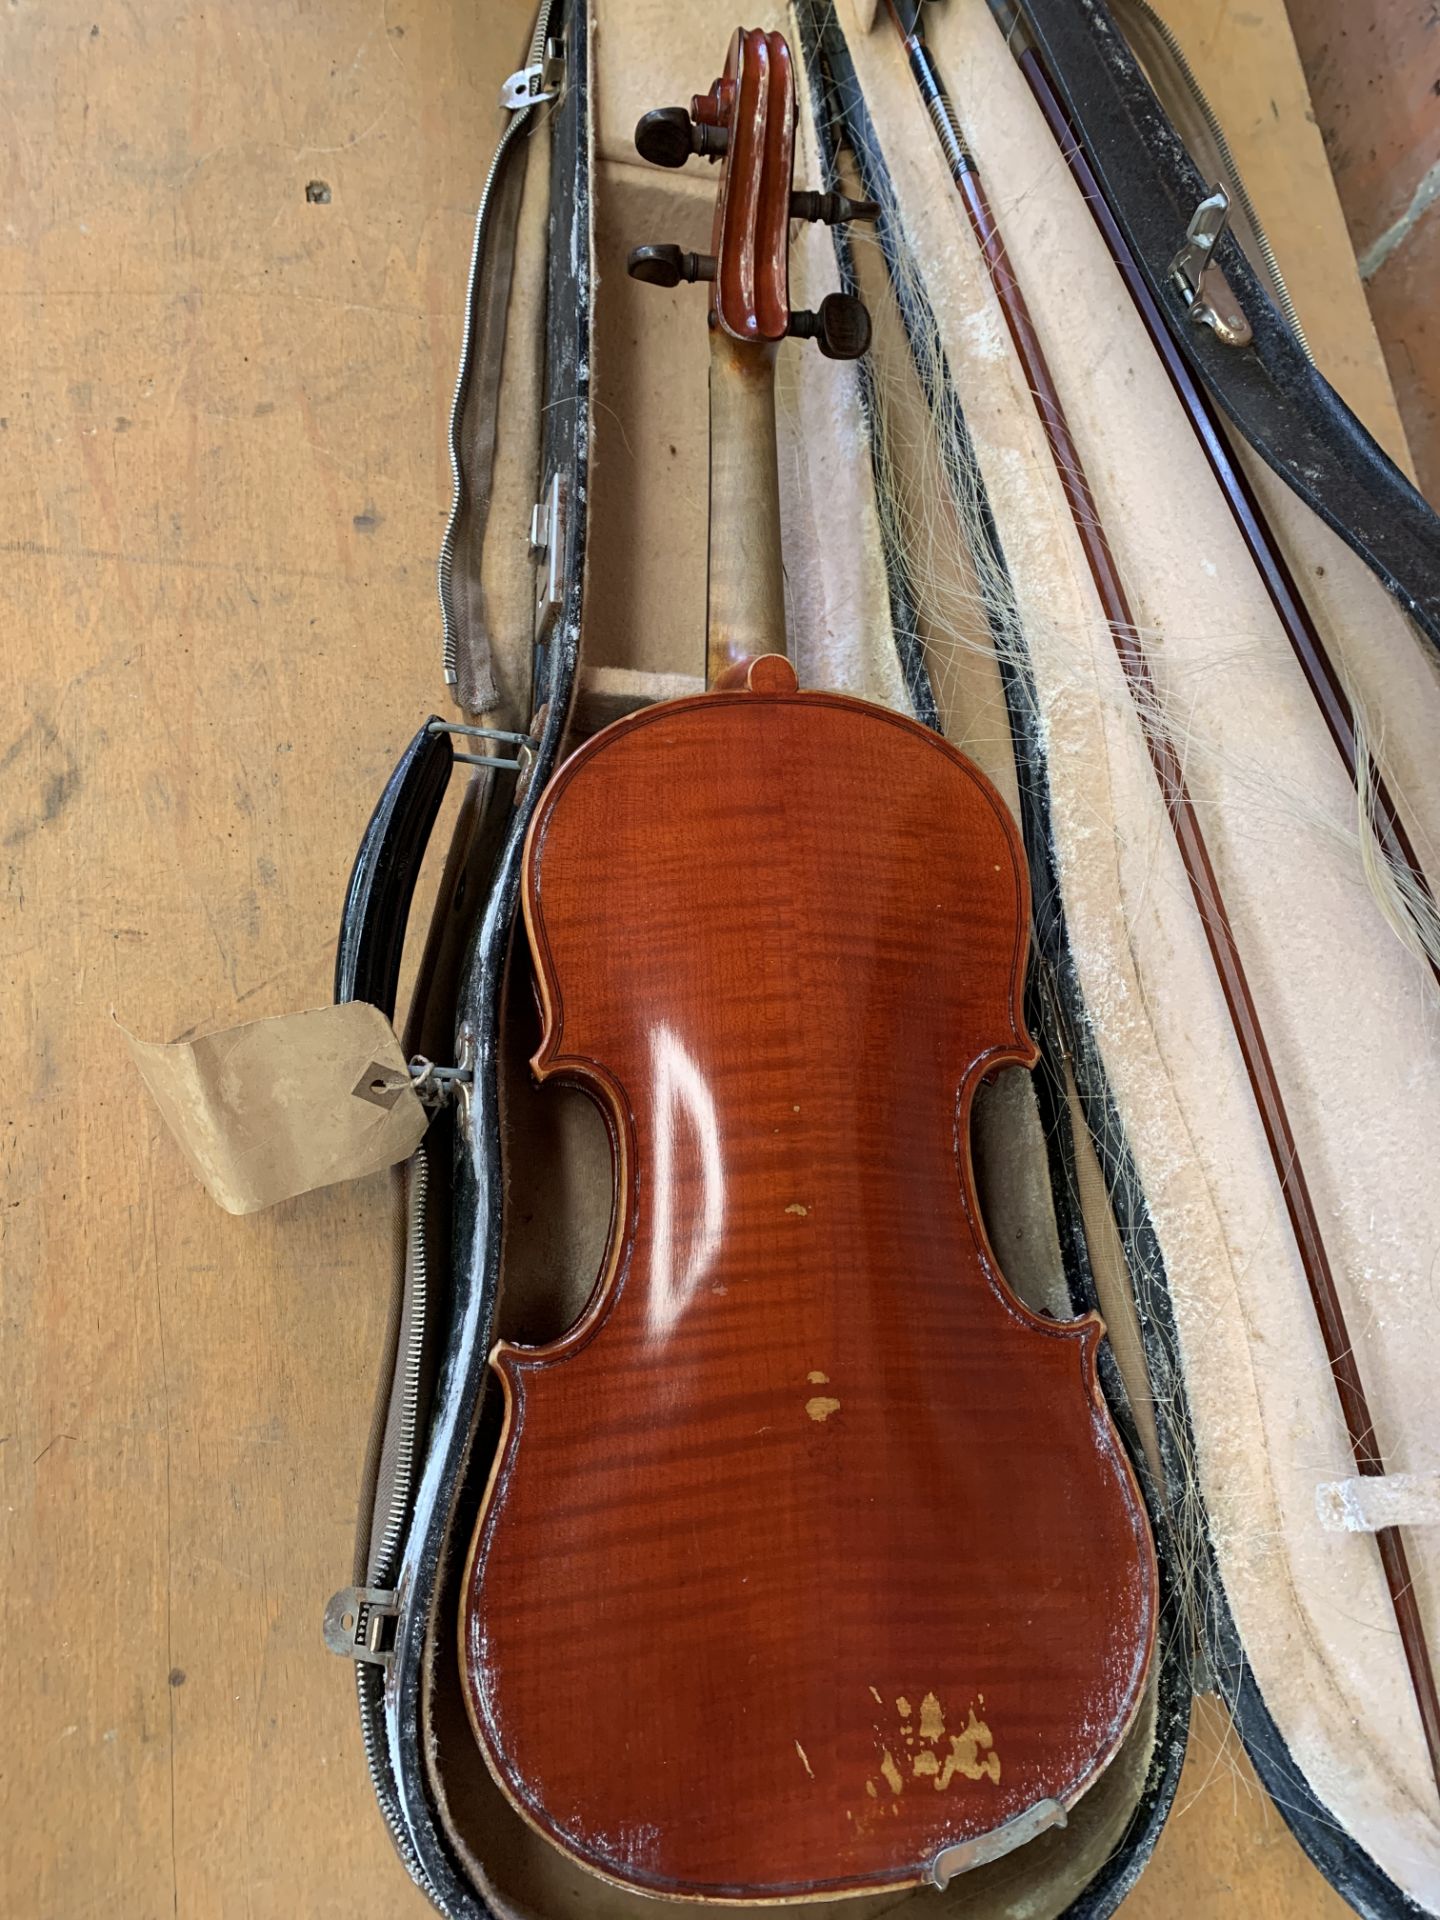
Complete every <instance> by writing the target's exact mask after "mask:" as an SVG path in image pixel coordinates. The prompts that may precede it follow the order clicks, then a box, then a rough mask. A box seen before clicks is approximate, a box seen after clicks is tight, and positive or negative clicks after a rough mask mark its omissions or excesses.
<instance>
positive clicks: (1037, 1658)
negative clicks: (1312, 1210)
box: [461, 691, 1156, 1900]
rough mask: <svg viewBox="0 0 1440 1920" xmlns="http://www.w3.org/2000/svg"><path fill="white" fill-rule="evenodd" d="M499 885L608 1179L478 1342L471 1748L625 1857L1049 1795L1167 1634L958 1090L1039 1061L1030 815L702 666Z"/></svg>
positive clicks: (561, 1819) (939, 745) (924, 1843)
mask: <svg viewBox="0 0 1440 1920" xmlns="http://www.w3.org/2000/svg"><path fill="white" fill-rule="evenodd" d="M525 916H526V924H527V927H528V929H529V933H530V944H531V951H532V954H533V957H534V961H535V970H536V976H537V979H538V981H539V986H540V994H541V1000H542V1005H543V1010H544V1035H543V1040H542V1044H541V1047H540V1050H539V1053H538V1054H537V1056H536V1065H537V1069H538V1070H539V1072H540V1073H541V1075H542V1078H547V1079H548V1078H550V1077H552V1076H556V1075H560V1076H564V1077H567V1078H572V1079H577V1080H578V1081H580V1083H581V1084H583V1085H585V1086H587V1087H588V1088H589V1089H591V1090H592V1091H593V1092H594V1093H595V1095H596V1097H597V1098H598V1099H599V1100H601V1101H602V1102H603V1104H604V1106H605V1109H606V1112H607V1117H608V1119H609V1123H610V1129H611V1138H612V1142H613V1144H614V1147H615V1155H616V1201H617V1204H616V1209H615V1219H614V1224H613V1226H612V1230H611V1244H610V1254H609V1261H608V1265H607V1268H606V1272H605V1275H604V1278H603V1280H602V1282H601V1284H600V1286H599V1287H598V1288H597V1290H596V1293H595V1296H594V1298H593V1299H592V1301H591V1304H590V1306H589V1307H588V1309H587V1310H586V1312H585V1314H584V1315H583V1316H582V1318H581V1320H580V1321H579V1322H578V1323H577V1324H576V1326H575V1327H574V1328H573V1329H571V1331H570V1332H569V1333H567V1334H566V1335H565V1336H564V1338H563V1339H562V1340H560V1341H559V1342H558V1343H557V1344H555V1345H553V1346H550V1347H547V1348H543V1349H521V1348H516V1347H512V1346H502V1347H501V1348H500V1349H499V1350H498V1351H497V1354H496V1357H495V1365H496V1367H497V1370H498V1371H499V1372H500V1375H501V1378H502V1380H503V1382H504V1386H505V1396H506V1407H507V1430H506V1435H505V1439H504V1441H503V1442H502V1446H501V1451H500V1456H499V1459H498V1461H497V1465H496V1468H495V1472H494V1477H493V1479H492V1483H491V1488H490V1493H489V1498H488V1502H487V1506H486V1509H485V1511H484V1514H483V1516H482V1519H481V1522H480V1526H479V1529H478V1532H477V1536H476V1543H475V1548H474V1552H473V1556H472V1561H471V1566H470V1570H469V1575H468V1578H467V1583H466V1615H465V1619H464V1621H463V1623H462V1629H461V1631H462V1661H463V1666H464V1672H465V1679H466V1684H467V1687H468V1690H469V1696H470V1705H471V1709H472V1717H473V1719H474V1723H475V1727H476V1732H477V1734H478V1736H479V1738H480V1741H481V1745H482V1747H483V1749H484V1751H485V1754H486V1758H487V1759H488V1760H489V1762H490V1764H491V1766H492V1768H493V1770H494V1772H495V1775H496V1778H497V1779H498V1780H499V1782H500V1784H501V1786H502V1787H503V1788H504V1789H505V1790H506V1791H507V1792H508V1793H509V1794H510V1796H511V1797H512V1799H513V1801H514V1802H515V1804H516V1805H517V1806H518V1807H519V1808H520V1809H521V1810H522V1811H523V1812H524V1813H525V1814H526V1816H527V1817H528V1818H530V1819H531V1820H533V1821H534V1822H535V1823H536V1824H537V1825H538V1826H540V1827H541V1829H542V1831H544V1832H546V1833H548V1834H549V1835H550V1836H551V1837H552V1838H554V1839H555V1840H557V1841H558V1842H559V1843H560V1844H562V1845H563V1846H565V1847H566V1849H567V1850H569V1851H570V1852H572V1853H574V1854H575V1856H576V1857H577V1858H579V1859H581V1860H582V1861H584V1862H585V1863H586V1864H588V1865H590V1866H592V1867H594V1868H596V1869H597V1870H598V1871H601V1872H603V1873H604V1874H606V1875H607V1876H608V1877H611V1878H614V1879H617V1880H619V1881H621V1882H622V1883H624V1884H628V1885H632V1886H636V1887H638V1888H641V1889H642V1890H646V1891H655V1892H664V1893H668V1894H680V1895H684V1896H686V1897H691V1898H695V1897H702V1896H703V1897H706V1898H710V1899H737V1900H755V1899H762V1898H769V1899H777V1898H778V1899H794V1898H813V1897H816V1896H819V1895H821V1894H831V1895H833V1894H836V1893H841V1892H849V1891H855V1890H858V1889H864V1888H881V1887H886V1886H895V1887H899V1886H906V1885H913V1884H916V1883H918V1882H921V1881H923V1880H928V1879H929V1878H930V1877H931V1871H932V1867H933V1866H934V1864H935V1863H936V1862H937V1861H938V1860H939V1859H940V1857H941V1856H942V1855H943V1854H944V1853H945V1852H946V1851H947V1850H948V1849H950V1848H954V1847H959V1846H962V1845H965V1844H967V1843H981V1842H983V1841H986V1840H988V1841H990V1842H991V1843H992V1844H993V1843H994V1836H996V1835H998V1834H999V1833H1000V1831H1001V1830H1002V1829H1004V1828H1006V1827H1008V1826H1010V1825H1011V1823H1014V1822H1021V1821H1023V1820H1024V1819H1025V1818H1026V1817H1027V1816H1032V1815H1033V1813H1034V1810H1036V1809H1037V1808H1039V1807H1040V1806H1041V1805H1042V1804H1044V1803H1058V1805H1057V1808H1056V1810H1057V1811H1058V1809H1059V1808H1064V1807H1069V1806H1071V1805H1072V1804H1073V1803H1074V1801H1075V1800H1077V1799H1078V1798H1079V1797H1080V1795H1081V1793H1083V1792H1084V1790H1085V1788H1086V1787H1087V1786H1088V1785H1089V1784H1090V1783H1091V1781H1093V1779H1094V1778H1095V1777H1096V1775H1097V1774H1098V1773H1099V1772H1100V1771H1101V1770H1102V1769H1103V1768H1104V1767H1105V1766H1106V1765H1107V1764H1108V1762H1109V1760H1110V1759H1111V1757H1112V1756H1113V1754H1114V1752H1115V1750H1116V1748H1117V1747H1118V1745H1119V1743H1120V1741H1121V1739H1122V1738H1123V1736H1124V1733H1125V1731H1126V1729H1127V1728H1128V1726H1129V1724H1130V1721H1131V1719H1132V1717H1133V1715H1134V1712H1135V1710H1136V1707H1137V1706H1138V1703H1139V1699H1140V1693H1141V1690H1142V1687H1143V1684H1144V1678H1145V1674H1146V1671H1147V1669H1148V1666H1149V1660H1150V1654H1151V1651H1152V1648H1153V1643H1154V1633H1155V1608H1156V1595H1155V1567H1154V1554H1153V1549H1152V1547H1151V1545H1150V1539H1149V1530H1148V1526H1147V1524H1146V1520H1145V1514H1144V1509H1143V1507H1142V1505H1141V1502H1140V1497H1139V1493H1138V1490H1137V1489H1136V1486H1135V1483H1134V1479H1133V1476H1132V1474H1131V1472H1130V1468H1129V1465H1128V1463H1127V1462H1126V1460H1125V1457H1124V1454H1123V1451H1122V1450H1121V1448H1120V1445H1119V1442H1118V1440H1117V1438H1116V1435H1115V1432H1114V1429H1113V1427H1112V1426H1111V1423H1110V1419H1109V1415H1108V1413H1107V1411H1106V1409H1105V1405H1104V1402H1103V1400H1102V1398H1101V1396H1100V1393H1099V1389H1098V1386H1097V1384H1096V1379H1095V1352H1096V1347H1097V1345H1098V1341H1099V1338H1100V1334H1101V1327H1100V1322H1099V1319H1098V1317H1096V1316H1094V1315H1090V1316H1087V1317H1086V1318H1085V1319H1083V1320H1080V1321H1076V1322H1073V1323H1072V1322H1063V1323H1062V1322H1055V1321H1051V1320H1046V1319H1044V1318H1041V1317H1039V1316H1037V1315H1035V1314H1033V1313H1032V1312H1031V1311H1030V1310H1029V1309H1028V1308H1026V1307H1024V1306H1022V1305H1021V1304H1020V1302H1019V1301H1018V1300H1017V1299H1016V1298H1015V1297H1014V1295H1012V1294H1011V1293H1010V1291H1009V1289H1008V1288H1007V1287H1006V1286H1005V1284H1004V1281H1003V1279H1002V1278H1001V1276H1000V1274H999V1272H998V1268H997V1267H996V1264H995V1261H994V1256H993V1254H992V1253H991V1251H990V1248H989V1245H988V1242H987V1240H986V1238H985V1234H984V1229H983V1227H982V1226H981V1223H980V1217H979V1209H978V1206H977V1205H976V1202H975V1196H974V1185H973V1175H972V1172H971V1167H970V1148H969V1123H970V1107H971V1101H972V1099H973V1096H974V1093H975V1089H976V1087H977V1086H978V1085H979V1082H980V1080H981V1078H982V1077H983V1076H984V1075H985V1074H987V1073H992V1072H994V1071H995V1070H996V1069H997V1068H999V1067H1000V1066H1002V1065H1004V1064H1008V1063H1015V1064H1020V1065H1024V1066H1028V1065H1031V1064H1033V1062H1034V1059H1035V1049H1034V1047H1033V1045H1032V1043H1031V1041H1030V1039H1029V1036H1028V1035H1027V1034H1026V1032H1025V1028H1024V1022H1023V1017H1022V1014H1021V1002H1022V996H1023V991H1024V962H1025V954H1026V949H1027V944H1028V938H1029V885H1028V880H1027V877H1026V871H1025V861H1024V855H1023V853H1022V850H1021V847H1020V841H1019V834H1018V830H1017V829H1016V827H1015V824H1014V822H1013V820H1012V819H1011V818H1010V816H1009V814H1008V812H1007V811H1006V809H1005V807H1004V804H1003V802H1002V801H1001V800H1000V798H999V796H998V795H997V794H996V793H995V791H994V789H993V788H992V787H991V786H990V784H989V782H988V781H987V780H986V779H985V777H984V776H983V775H982V774H981V773H980V771H979V769H978V768H976V767H975V766H974V765H973V763H972V762H970V761H967V760H965V759H964V758H963V757H962V756H961V755H960V754H959V753H957V752H956V751H955V750H954V749H953V748H951V747H949V746H948V745H946V744H945V743H944V742H942V741H941V740H939V739H938V738H937V737H936V735H935V734H933V733H930V732H927V731H926V729H924V728H923V727H920V726H917V725H916V724H915V723H914V722H913V721H909V720H904V719H902V718H900V716H898V715H896V714H893V713H890V712H888V711H884V710H882V709H880V708H877V707H867V706H865V705H863V704H862V703H860V702H858V701H854V700H845V699H840V698H837V697H835V696H831V695H825V694H813V693H803V692H802V693H794V692H791V693H776V694H765V693H756V692H746V691H739V692H734V693H712V694H710V695H708V696H704V697H702V698H700V699H695V700H688V701H681V702H678V703H675V704H673V705H669V706H663V707H656V708H653V709H651V710H650V711H648V712H646V713H643V714H639V715H636V716H634V717H633V718H631V719H629V720H626V721H621V722H620V723H618V725H616V726H615V727H612V728H611V729H609V731H608V732H607V733H605V734H603V735H600V736H599V737H597V738H596V739H594V740H592V741H590V742H589V743H587V745H586V746H584V747H583V748H581V749H580V750H579V752H577V753H576V754H575V755H574V756H573V757H572V758H571V759H570V761H569V762H567V764H566V765H565V766H564V767H562V768H561V770H560V772H559V773H558V774H557V775H556V777H555V779H554V781H553V782H552V783H551V786H550V788H549V789H548V791H547V793H546V795H545V797H544V798H543V800H542V802H541V805H540V809H539V812H538V813H537V816H536V819H535V821H534V823H533V825H532V827H531V831H530V839H529V844H528V848H527V861H526V877H525ZM702 1782H703V1789H702V1790H700V1791H697V1787H699V1786H700V1783H702ZM1001 1850H1002V1851H1003V1850H1004V1847H1003V1844H1002V1846H1001Z"/></svg>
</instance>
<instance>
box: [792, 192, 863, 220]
mask: <svg viewBox="0 0 1440 1920" xmlns="http://www.w3.org/2000/svg"><path fill="white" fill-rule="evenodd" d="M790 218H791V219H792V220H820V221H823V222H824V224H825V225H826V226H827V227H838V226H839V225H840V223H841V222H842V221H844V220H878V219H879V218H880V207H879V204H878V202H876V201H874V200H851V199H849V198H848V197H847V196H846V195H845V194H843V193H792V194H791V196H790Z"/></svg>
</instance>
